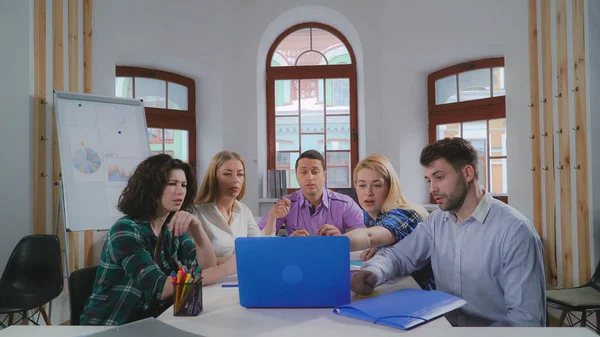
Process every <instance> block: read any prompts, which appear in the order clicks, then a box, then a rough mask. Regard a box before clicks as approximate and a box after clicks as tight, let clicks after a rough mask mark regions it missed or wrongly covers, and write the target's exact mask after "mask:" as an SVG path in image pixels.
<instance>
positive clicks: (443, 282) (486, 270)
mask: <svg viewBox="0 0 600 337" xmlns="http://www.w3.org/2000/svg"><path fill="white" fill-rule="evenodd" d="M477 161H478V155H477V151H476V150H475V149H474V148H473V146H472V145H471V143H470V142H468V141H466V140H464V139H462V138H452V139H450V138H446V139H442V140H439V141H437V142H436V143H433V144H430V145H428V146H426V147H425V148H424V149H423V151H422V153H421V165H422V166H423V167H424V169H425V180H426V181H427V182H428V183H429V191H430V193H431V194H432V196H433V198H434V199H435V201H436V203H437V204H438V205H439V206H440V210H436V211H435V212H433V213H432V214H431V215H429V217H428V218H427V219H426V220H425V222H424V223H422V224H420V225H419V226H417V228H416V229H415V230H414V231H413V232H412V233H411V234H410V235H408V236H407V237H406V238H404V240H402V241H399V242H398V243H397V244H396V245H394V246H391V247H388V248H384V249H381V250H380V251H379V252H378V253H377V254H376V255H375V256H374V257H373V258H372V259H371V260H369V261H367V262H366V263H365V264H364V265H363V267H362V270H361V271H360V272H358V273H356V274H355V275H354V277H353V279H352V283H351V286H352V290H353V291H354V292H356V293H359V294H370V293H371V292H372V291H373V290H374V288H375V287H376V286H377V285H380V284H382V283H384V282H385V281H386V280H389V279H392V278H394V277H397V276H404V275H410V274H411V273H412V272H414V271H415V270H418V269H420V268H422V267H423V266H425V265H426V264H427V263H428V262H430V261H431V264H432V268H433V274H434V276H435V280H436V287H437V290H440V291H443V292H446V293H449V294H452V295H455V296H458V297H460V298H462V299H464V300H465V301H467V305H465V306H463V307H462V308H461V309H458V310H455V311H453V312H451V313H449V314H447V315H446V318H447V319H448V320H449V321H450V323H451V324H452V325H454V326H545V322H546V283H545V277H544V262H543V247H542V242H541V240H540V237H539V235H538V233H537V232H536V230H535V229H534V227H533V225H532V224H531V222H530V221H529V220H527V219H526V218H525V217H524V216H523V215H522V214H521V213H519V212H518V211H517V210H516V209H514V208H512V207H510V206H508V205H506V204H504V203H503V202H501V201H499V200H496V199H494V198H493V197H492V196H491V195H490V193H489V192H487V191H485V190H483V189H482V188H481V187H480V186H479V183H478V182H477V176H478V172H477Z"/></svg>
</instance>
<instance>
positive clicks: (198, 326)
mask: <svg viewBox="0 0 600 337" xmlns="http://www.w3.org/2000/svg"><path fill="white" fill-rule="evenodd" d="M353 255H354V254H353ZM353 257H354V256H353ZM223 281H224V282H226V283H230V282H237V280H236V279H235V277H230V278H228V279H225V280H223ZM402 288H418V285H417V283H416V282H415V281H414V280H413V278H412V277H403V278H397V279H395V280H394V281H393V282H390V283H387V284H383V285H381V286H379V287H378V288H377V290H378V291H379V292H380V293H381V294H384V293H387V292H391V291H394V290H397V289H402ZM202 293H203V297H204V299H203V306H204V310H203V312H202V313H201V314H200V315H199V316H197V317H175V316H173V309H172V308H170V309H168V310H167V311H165V312H164V313H163V314H162V315H161V316H160V317H159V318H158V319H159V320H161V321H163V322H165V323H168V324H171V325H173V326H175V327H177V328H179V329H182V330H185V331H188V332H191V333H195V334H199V335H203V336H207V337H212V336H218V337H228V336H241V335H244V336H247V337H269V336H272V337H281V336H285V337H288V336H290V337H293V336H298V337H316V336H327V337H333V336H343V337H355V336H356V337H359V336H360V337H362V336H397V335H398V334H399V333H404V334H406V335H409V336H432V337H436V336H440V337H455V336H456V337H459V336H460V337H481V336H485V337H521V336H523V337H525V336H526V337H542V336H543V337H558V336H569V337H593V336H596V335H595V334H594V333H593V332H592V331H591V330H589V329H586V328H453V327H451V326H450V324H449V323H448V321H447V320H446V319H445V318H444V317H441V318H438V319H436V320H434V321H432V322H429V323H427V324H425V325H422V326H419V327H417V328H414V329H413V330H410V331H403V330H400V329H395V328H391V327H386V326H382V325H377V324H372V323H369V322H364V321H360V320H356V319H352V318H348V317H345V316H339V315H336V314H334V313H333V309H246V308H243V307H242V306H240V304H239V295H238V288H222V287H221V285H220V284H217V285H212V286H207V287H204V288H203V291H202ZM355 299H356V297H353V300H355ZM107 328H108V327H90V326H50V327H46V326H11V327H9V328H8V329H4V330H0V337H3V336H11V337H12V336H14V337H25V336H27V337H30V336H43V337H59V336H60V337H76V336H83V335H86V334H90V333H93V332H97V331H101V330H103V329H107Z"/></svg>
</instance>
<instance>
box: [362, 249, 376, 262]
mask: <svg viewBox="0 0 600 337" xmlns="http://www.w3.org/2000/svg"><path fill="white" fill-rule="evenodd" d="M375 253H377V248H369V249H367V250H364V251H363V252H362V253H360V259H361V260H363V261H367V260H368V259H370V258H372V257H373V256H374V255H375Z"/></svg>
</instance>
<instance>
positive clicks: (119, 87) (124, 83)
mask: <svg viewBox="0 0 600 337" xmlns="http://www.w3.org/2000/svg"><path fill="white" fill-rule="evenodd" d="M115 97H123V98H133V78H131V77H117V78H115Z"/></svg>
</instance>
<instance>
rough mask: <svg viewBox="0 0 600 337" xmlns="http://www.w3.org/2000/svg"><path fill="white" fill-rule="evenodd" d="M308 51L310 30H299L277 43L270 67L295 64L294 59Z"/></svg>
mask: <svg viewBox="0 0 600 337" xmlns="http://www.w3.org/2000/svg"><path fill="white" fill-rule="evenodd" d="M306 50H310V29H309V28H305V29H300V30H297V31H295V32H293V33H292V34H290V35H288V36H286V37H285V39H283V41H281V42H280V43H279V45H278V46H277V49H276V50H275V53H273V58H272V59H271V66H274V67H285V66H293V65H295V64H296V59H297V58H298V56H300V54H302V52H304V51H306Z"/></svg>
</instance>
